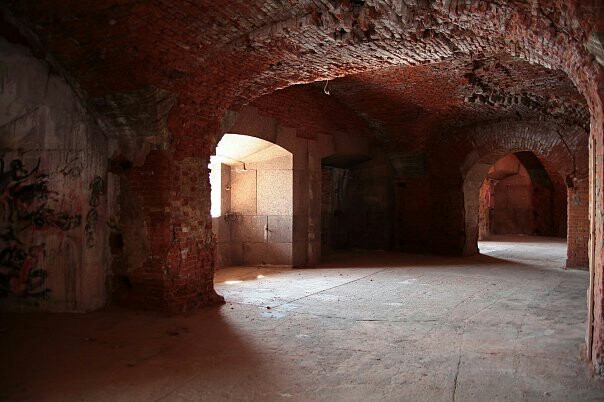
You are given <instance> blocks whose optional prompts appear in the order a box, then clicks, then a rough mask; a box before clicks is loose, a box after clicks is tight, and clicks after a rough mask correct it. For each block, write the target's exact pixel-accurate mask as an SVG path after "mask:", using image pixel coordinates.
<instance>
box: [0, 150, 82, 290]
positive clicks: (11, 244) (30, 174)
mask: <svg viewBox="0 0 604 402" xmlns="http://www.w3.org/2000/svg"><path fill="white" fill-rule="evenodd" d="M5 168H6V169H5ZM57 195H58V194H57V193H55V192H53V191H51V190H50V189H49V176H48V174H44V173H41V172H40V158H38V161H37V163H35V164H34V165H33V166H31V167H27V166H25V164H24V163H23V161H22V160H21V159H14V160H12V161H11V162H10V164H9V165H8V166H7V167H6V166H5V162H4V158H0V213H1V217H2V221H3V223H2V226H1V230H0V296H6V295H9V294H12V295H17V296H29V297H44V298H45V297H47V296H48V293H49V292H50V289H48V288H47V287H46V277H47V271H46V269H45V268H44V259H45V256H46V251H45V244H44V243H41V244H34V245H32V244H31V241H26V240H25V239H26V238H27V237H28V236H29V235H30V234H32V233H33V232H35V231H38V230H45V229H58V230H61V231H68V230H71V229H74V228H77V227H79V226H80V225H81V221H82V217H81V215H79V214H75V215H74V214H69V213H67V212H65V211H57V210H55V209H54V208H52V207H51V206H50V205H51V204H52V203H51V201H56V199H57Z"/></svg>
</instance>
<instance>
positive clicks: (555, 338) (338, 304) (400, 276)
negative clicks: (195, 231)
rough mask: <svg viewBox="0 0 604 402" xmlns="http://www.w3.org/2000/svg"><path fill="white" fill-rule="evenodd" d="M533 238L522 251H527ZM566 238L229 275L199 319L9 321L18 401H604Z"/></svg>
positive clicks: (12, 389)
mask: <svg viewBox="0 0 604 402" xmlns="http://www.w3.org/2000/svg"><path fill="white" fill-rule="evenodd" d="M518 241H520V242H518ZM565 248H566V247H565V244H564V243H563V242H561V241H559V240H554V239H543V238H529V237H521V238H510V237H507V238H498V239H497V241H492V242H484V243H481V250H482V251H483V253H485V255H481V256H476V257H471V258H463V259H462V258H444V257H435V256H418V255H409V254H394V253H349V254H345V255H338V256H333V257H332V258H331V260H330V261H328V262H327V263H325V264H324V265H323V266H322V267H321V268H318V269H304V270H292V269H277V268H226V269H223V270H220V271H219V272H218V273H217V274H216V281H217V288H218V291H219V292H220V293H222V294H223V295H224V296H225V297H226V299H227V300H228V301H229V302H228V303H227V304H226V305H224V306H221V307H216V308H208V309H204V310H201V311H198V312H196V313H193V314H190V315H187V316H178V317H167V316H163V315H159V314H155V313H143V312H132V311H116V310H111V311H104V312H98V313H94V314H86V315H42V314H31V315H3V316H1V321H0V341H1V342H2V353H1V356H2V357H1V362H2V363H1V365H0V399H6V400H35V401H38V400H57V401H59V400H60V401H64V400H90V401H100V400H107V401H160V400H161V401H164V400H165V401H173V400H177V401H178V400H208V401H216V400H262V401H267V400H297V401H309V400H342V401H352V400H359V401H373V400H388V401H397V400H424V401H436V400H444V401H452V400H457V401H470V400H480V401H491V400H531V401H532V400H547V401H553V400H559V401H582V400H604V383H602V381H598V380H594V379H591V378H590V377H589V374H588V372H587V370H586V368H585V365H584V364H583V363H582V362H581V360H580V359H579V350H580V347H581V345H582V343H583V337H584V320H585V317H586V306H585V293H586V289H587V284H588V274H587V272H584V271H564V270H562V269H561V267H562V266H563V263H564V259H565Z"/></svg>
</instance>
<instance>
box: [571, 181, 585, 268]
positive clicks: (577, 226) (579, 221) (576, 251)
mask: <svg viewBox="0 0 604 402" xmlns="http://www.w3.org/2000/svg"><path fill="white" fill-rule="evenodd" d="M567 194H568V197H567V204H566V205H567V211H568V212H567V222H568V226H567V239H568V240H567V243H568V250H567V258H566V267H567V268H578V269H588V267H589V256H588V253H587V251H588V243H589V179H587V178H586V179H580V180H575V183H574V186H573V187H572V188H569V189H568V192H567Z"/></svg>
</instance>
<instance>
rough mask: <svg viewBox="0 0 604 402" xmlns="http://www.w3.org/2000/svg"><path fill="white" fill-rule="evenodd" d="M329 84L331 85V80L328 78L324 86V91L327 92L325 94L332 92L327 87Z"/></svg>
mask: <svg viewBox="0 0 604 402" xmlns="http://www.w3.org/2000/svg"><path fill="white" fill-rule="evenodd" d="M327 85H329V80H327V81H326V82H325V87H324V88H323V92H325V95H331V93H330V92H329V90H328V89H327Z"/></svg>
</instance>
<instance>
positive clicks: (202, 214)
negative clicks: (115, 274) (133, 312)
mask: <svg viewBox="0 0 604 402" xmlns="http://www.w3.org/2000/svg"><path fill="white" fill-rule="evenodd" d="M207 165H208V161H207V158H206V159H204V158H200V157H186V158H183V159H182V160H175V159H174V157H173V155H172V153H171V152H169V151H151V153H150V154H149V155H148V156H147V159H146V161H145V164H144V165H143V166H141V167H139V168H133V169H132V170H131V171H129V172H128V174H127V182H128V185H129V187H130V190H131V192H132V194H133V195H134V196H135V197H136V198H137V201H138V202H139V203H140V207H141V209H142V216H143V221H144V227H142V228H140V233H141V236H146V240H147V242H148V248H149V250H148V253H147V256H146V259H145V260H144V263H143V264H142V266H141V267H139V268H137V269H136V270H134V271H133V272H131V273H130V274H129V280H130V283H131V291H130V292H129V294H128V296H127V302H128V303H129V304H135V305H141V306H143V307H145V308H152V309H159V310H167V311H172V312H180V311H186V310H189V309H192V308H195V307H198V306H202V305H208V304H214V303H219V302H222V301H223V299H222V297H220V296H218V295H217V294H216V292H215V291H214V285H213V279H214V264H215V258H214V257H215V250H216V239H215V238H214V235H213V234H212V230H211V219H210V185H209V171H208V167H207Z"/></svg>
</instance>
